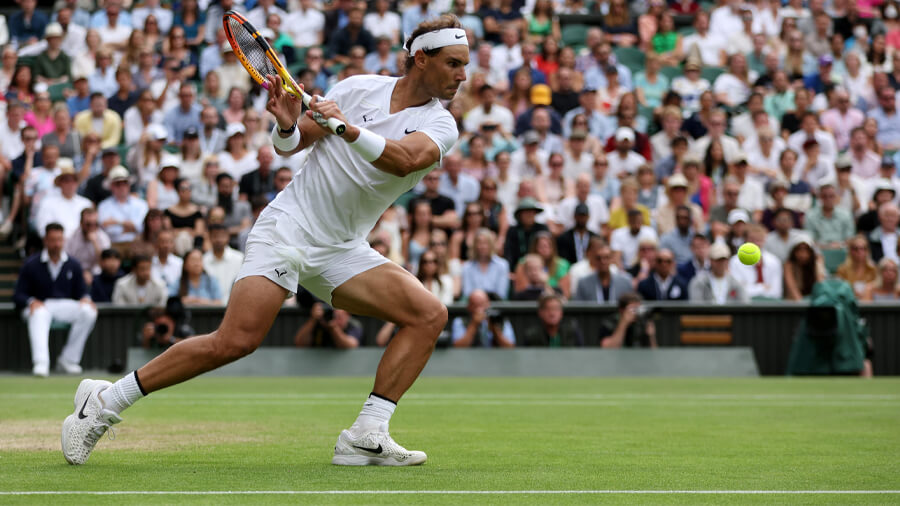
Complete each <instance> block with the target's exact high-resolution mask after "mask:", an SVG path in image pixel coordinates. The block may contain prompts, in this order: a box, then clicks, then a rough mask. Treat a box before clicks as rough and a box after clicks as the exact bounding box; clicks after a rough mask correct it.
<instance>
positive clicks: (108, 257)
mask: <svg viewBox="0 0 900 506" xmlns="http://www.w3.org/2000/svg"><path fill="white" fill-rule="evenodd" d="M98 258H99V265H98V266H97V267H96V269H97V274H96V275H94V276H93V279H92V280H91V300H92V301H94V302H95V303H102V302H112V297H113V290H115V288H116V281H118V280H119V279H121V278H122V277H123V276H125V271H123V270H122V256H121V255H119V252H118V251H116V250H114V249H112V248H107V249H104V250H103V251H102V252H100V254H99V255H98ZM95 263H96V260H95ZM85 272H87V270H85Z"/></svg>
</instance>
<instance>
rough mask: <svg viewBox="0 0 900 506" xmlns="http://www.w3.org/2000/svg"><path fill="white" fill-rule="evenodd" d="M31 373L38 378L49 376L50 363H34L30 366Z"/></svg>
mask: <svg viewBox="0 0 900 506" xmlns="http://www.w3.org/2000/svg"><path fill="white" fill-rule="evenodd" d="M31 374H33V375H35V376H37V377H39V378H46V377H47V376H50V364H34V367H32V368H31Z"/></svg>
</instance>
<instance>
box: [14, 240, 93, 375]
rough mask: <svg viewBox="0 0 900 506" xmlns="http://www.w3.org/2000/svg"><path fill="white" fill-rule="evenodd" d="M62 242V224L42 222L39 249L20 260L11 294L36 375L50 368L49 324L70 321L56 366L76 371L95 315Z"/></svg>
mask: <svg viewBox="0 0 900 506" xmlns="http://www.w3.org/2000/svg"><path fill="white" fill-rule="evenodd" d="M64 246H65V236H64V235H63V227H62V225H60V224H59V223H50V224H49V225H47V227H46V229H45V236H44V250H43V251H41V252H40V253H36V254H34V255H32V256H31V257H29V258H28V259H27V260H25V263H24V264H23V265H22V270H21V271H20V272H19V279H18V281H17V282H16V291H15V294H14V295H13V300H14V301H15V303H16V309H17V310H19V311H21V314H22V317H23V318H24V319H25V320H26V321H27V322H28V338H29V339H30V340H31V361H32V363H33V365H34V368H33V369H32V372H33V373H34V375H35V376H41V377H46V376H48V375H49V374H50V348H49V341H50V325H51V324H52V323H53V322H54V321H58V322H65V323H68V324H70V325H71V327H70V329H69V338H68V339H67V340H66V345H65V347H63V350H62V353H61V354H60V355H59V359H58V360H57V366H58V367H59V368H60V369H62V370H63V371H65V372H66V373H69V374H81V366H80V365H79V364H80V363H81V353H82V352H83V351H84V344H85V342H87V339H88V336H89V335H90V334H91V331H92V330H93V329H94V322H95V321H96V320H97V308H96V307H95V306H94V303H93V302H91V298H90V297H89V296H88V288H87V285H86V284H85V283H84V276H83V275H82V272H81V265H80V264H79V263H78V261H77V260H75V259H73V258H69V256H68V255H67V254H66V253H65V251H64Z"/></svg>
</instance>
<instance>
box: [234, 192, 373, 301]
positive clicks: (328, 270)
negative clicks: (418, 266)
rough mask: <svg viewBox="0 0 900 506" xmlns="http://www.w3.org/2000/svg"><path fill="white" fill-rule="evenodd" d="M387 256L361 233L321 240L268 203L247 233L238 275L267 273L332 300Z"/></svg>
mask: <svg viewBox="0 0 900 506" xmlns="http://www.w3.org/2000/svg"><path fill="white" fill-rule="evenodd" d="M388 261H389V260H388V259H387V258H385V257H383V256H381V254H379V253H378V252H377V251H375V250H374V249H372V247H371V246H369V243H367V242H366V240H365V239H363V238H360V239H359V240H357V241H352V242H348V243H343V244H337V245H324V244H319V243H318V242H317V241H316V240H315V238H313V237H311V236H310V235H309V234H307V233H306V232H305V231H304V230H302V229H301V228H300V227H299V225H297V223H296V222H295V221H294V220H293V219H292V218H291V217H290V216H289V215H288V214H287V213H285V212H284V211H281V210H279V209H275V208H272V207H267V208H266V209H264V210H263V212H262V214H260V215H259V218H258V219H257V220H256V223H255V224H254V225H253V229H252V230H251V231H250V235H249V236H248V237H247V247H246V250H245V252H244V263H243V265H241V270H240V271H239V272H238V275H237V279H235V281H237V280H238V279H243V278H246V277H248V276H265V277H266V278H268V279H270V280H272V281H273V282H274V283H275V284H277V285H279V286H281V287H283V288H284V289H286V290H288V291H290V292H292V293H297V285H302V286H303V288H306V289H307V290H309V291H310V292H311V293H312V294H313V295H315V296H316V297H318V298H319V299H321V300H323V301H325V302H327V303H328V304H331V293H332V292H333V291H334V289H335V288H337V287H339V286H341V285H342V284H344V283H346V282H347V280H349V279H350V278H352V277H353V276H356V275H357V274H360V273H363V272H365V271H367V270H369V269H372V268H374V267H378V266H379V265H381V264H384V263H387V262H388Z"/></svg>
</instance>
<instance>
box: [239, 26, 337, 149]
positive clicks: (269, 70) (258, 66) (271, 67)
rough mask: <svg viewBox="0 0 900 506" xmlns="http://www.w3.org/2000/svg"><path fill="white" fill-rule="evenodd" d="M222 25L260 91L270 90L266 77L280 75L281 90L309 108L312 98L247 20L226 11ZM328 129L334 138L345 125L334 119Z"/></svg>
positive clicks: (329, 121) (330, 120)
mask: <svg viewBox="0 0 900 506" xmlns="http://www.w3.org/2000/svg"><path fill="white" fill-rule="evenodd" d="M222 24H223V25H224V26H225V37H226V38H227V39H228V43H229V44H231V48H232V49H233V50H234V54H235V56H237V58H238V61H240V62H241V65H243V66H244V68H245V69H247V72H248V73H250V77H252V78H253V80H254V81H256V82H257V83H259V84H260V85H261V86H262V87H263V88H266V89H269V82H268V81H267V80H266V76H267V75H273V76H274V75H278V76H281V81H282V83H284V84H283V85H282V87H283V88H284V90H285V91H287V92H288V93H290V94H292V95H294V96H295V97H297V98H299V99H300V100H302V101H303V103H304V104H306V106H307V107H309V101H310V100H312V97H311V96H310V95H309V94H308V93H306V92H305V91H303V90H302V89H301V88H300V86H298V85H297V83H296V81H294V78H293V77H291V74H290V73H289V72H288V71H287V69H286V68H284V65H282V64H281V61H280V60H279V59H278V55H277V54H276V53H275V50H274V49H272V46H271V45H270V44H269V42H268V41H266V39H265V37H263V36H262V35H260V33H259V31H258V30H257V29H256V28H254V27H253V25H251V24H250V22H249V21H247V18H245V17H244V16H242V15H241V14H239V13H237V12H235V11H228V12H226V13H225V16H223V17H222ZM328 128H329V129H331V131H332V132H334V133H335V134H337V135H342V134H343V133H344V130H346V129H347V125H345V124H344V122H343V121H341V120H339V119H337V118H328Z"/></svg>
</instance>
